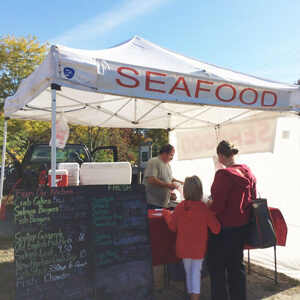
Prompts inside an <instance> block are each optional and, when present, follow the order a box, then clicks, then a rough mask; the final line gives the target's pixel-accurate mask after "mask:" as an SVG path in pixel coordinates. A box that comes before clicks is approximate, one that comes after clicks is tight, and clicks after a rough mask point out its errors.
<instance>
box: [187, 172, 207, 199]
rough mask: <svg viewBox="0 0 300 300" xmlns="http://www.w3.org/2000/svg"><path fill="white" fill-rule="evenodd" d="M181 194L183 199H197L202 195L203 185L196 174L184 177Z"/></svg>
mask: <svg viewBox="0 0 300 300" xmlns="http://www.w3.org/2000/svg"><path fill="white" fill-rule="evenodd" d="M183 196H184V199H185V200H192V201H198V200H201V199H202V197H203V187H202V182H201V180H200V178H199V177H198V176H196V175H194V176H192V177H186V178H185V181H184V185H183Z"/></svg>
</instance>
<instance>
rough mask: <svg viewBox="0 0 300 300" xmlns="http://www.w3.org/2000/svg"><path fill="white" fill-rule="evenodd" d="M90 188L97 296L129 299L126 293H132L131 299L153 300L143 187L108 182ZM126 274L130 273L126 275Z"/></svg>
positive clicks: (99, 297) (100, 297)
mask: <svg viewBox="0 0 300 300" xmlns="http://www.w3.org/2000/svg"><path fill="white" fill-rule="evenodd" d="M93 188H94V192H93V193H92V194H93V197H92V198H91V208H92V222H93V230H94V233H93V241H94V263H95V285H96V299H130V297H129V298H126V297H125V296H124V295H125V294H132V297H134V298H132V299H154V296H153V278H152V265H151V250H150V236H149V228H148V211H147V203H146V197H145V191H144V187H143V186H141V185H132V186H128V185H109V186H95V187H93ZM128 274H132V275H130V277H129V275H128ZM133 274H139V275H133ZM118 276H119V279H117V277H118ZM135 276H136V277H135ZM108 278H111V280H110V281H109V280H108ZM115 282H118V284H114V283H115ZM110 286H114V288H111V287H110ZM137 290H140V291H141V294H140V295H139V294H136V291H137ZM133 293H134V296H133Z"/></svg>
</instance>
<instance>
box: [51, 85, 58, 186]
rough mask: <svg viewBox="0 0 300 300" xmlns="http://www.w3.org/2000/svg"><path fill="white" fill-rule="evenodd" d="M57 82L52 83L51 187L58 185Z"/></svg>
mask: <svg viewBox="0 0 300 300" xmlns="http://www.w3.org/2000/svg"><path fill="white" fill-rule="evenodd" d="M57 90H60V86H59V85H57V84H51V187H56V174H55V171H56V91H57Z"/></svg>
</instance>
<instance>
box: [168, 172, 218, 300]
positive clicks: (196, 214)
mask: <svg viewBox="0 0 300 300" xmlns="http://www.w3.org/2000/svg"><path fill="white" fill-rule="evenodd" d="M183 196H184V198H185V199H186V200H184V201H182V202H180V203H179V204H178V205H177V206H176V208H175V210H174V212H173V213H171V212H170V211H168V210H164V217H165V220H166V222H167V224H168V227H169V229H170V230H172V231H177V238H176V256H177V257H179V258H182V260H183V264H184V269H185V272H186V283H187V290H188V293H189V294H190V299H192V300H198V299H199V297H200V279H201V278H200V273H201V268H202V262H203V258H204V256H205V254H206V248H207V236H208V234H207V228H210V230H211V231H212V232H214V233H218V232H219V231H220V224H219V222H218V220H217V218H216V217H215V216H214V214H213V213H212V212H211V211H210V209H209V208H208V207H207V206H206V205H205V204H204V203H203V202H202V201H201V200H202V197H203V189H202V183H201V181H200V179H199V178H198V177H197V176H192V177H187V178H186V179H185V182H184V186H183Z"/></svg>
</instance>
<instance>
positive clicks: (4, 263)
mask: <svg viewBox="0 0 300 300" xmlns="http://www.w3.org/2000/svg"><path fill="white" fill-rule="evenodd" d="M13 299H15V266H14V239H13V238H12V237H9V238H1V239H0V300H13Z"/></svg>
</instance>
